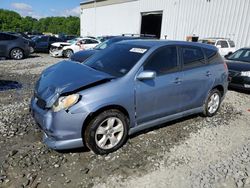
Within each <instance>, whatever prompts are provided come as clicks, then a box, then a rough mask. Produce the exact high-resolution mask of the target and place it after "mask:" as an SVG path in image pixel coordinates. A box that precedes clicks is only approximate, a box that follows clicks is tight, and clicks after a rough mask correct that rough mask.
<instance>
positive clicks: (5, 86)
mask: <svg viewBox="0 0 250 188" xmlns="http://www.w3.org/2000/svg"><path fill="white" fill-rule="evenodd" d="M22 87H23V86H22V84H21V83H19V82H17V81H12V80H0V91H6V90H11V89H21V88H22Z"/></svg>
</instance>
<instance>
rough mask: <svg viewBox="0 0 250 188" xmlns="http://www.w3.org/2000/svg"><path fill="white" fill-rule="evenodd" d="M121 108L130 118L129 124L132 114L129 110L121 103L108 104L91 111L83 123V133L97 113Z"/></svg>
mask: <svg viewBox="0 0 250 188" xmlns="http://www.w3.org/2000/svg"><path fill="white" fill-rule="evenodd" d="M112 109H113V110H119V111H121V112H122V113H123V114H124V115H125V116H126V117H127V119H128V125H129V123H130V116H129V113H128V111H127V110H126V109H125V108H124V107H122V106H121V105H108V106H103V107H101V108H99V109H98V110H96V111H95V112H91V113H90V114H89V115H88V116H87V118H86V119H85V121H84V122H83V125H82V133H81V134H82V135H84V133H85V131H86V128H87V126H88V124H89V123H90V121H91V120H92V119H93V118H94V117H96V116H97V115H99V114H100V113H102V112H104V111H106V110H112ZM128 128H129V127H128ZM83 143H84V145H85V141H84V138H83Z"/></svg>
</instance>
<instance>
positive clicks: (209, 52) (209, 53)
mask: <svg viewBox="0 0 250 188" xmlns="http://www.w3.org/2000/svg"><path fill="white" fill-rule="evenodd" d="M203 50H204V52H205V54H206V56H207V59H210V58H212V57H214V56H215V55H216V53H217V52H216V51H215V50H212V49H207V48H204V49H203Z"/></svg>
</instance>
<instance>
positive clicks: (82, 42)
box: [50, 38, 100, 58]
mask: <svg viewBox="0 0 250 188" xmlns="http://www.w3.org/2000/svg"><path fill="white" fill-rule="evenodd" d="M99 43H100V41H98V40H95V39H92V38H77V39H76V40H71V41H70V42H56V43H53V44H52V45H51V48H50V55H51V56H52V57H67V58H69V57H71V56H72V55H73V54H74V53H76V52H79V51H81V50H88V49H91V48H94V47H95V46H96V45H98V44H99Z"/></svg>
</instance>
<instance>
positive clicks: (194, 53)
mask: <svg viewBox="0 0 250 188" xmlns="http://www.w3.org/2000/svg"><path fill="white" fill-rule="evenodd" d="M182 57H183V64H184V67H194V66H199V65H202V64H204V63H205V57H204V54H203V52H202V50H201V48H199V47H182Z"/></svg>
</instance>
